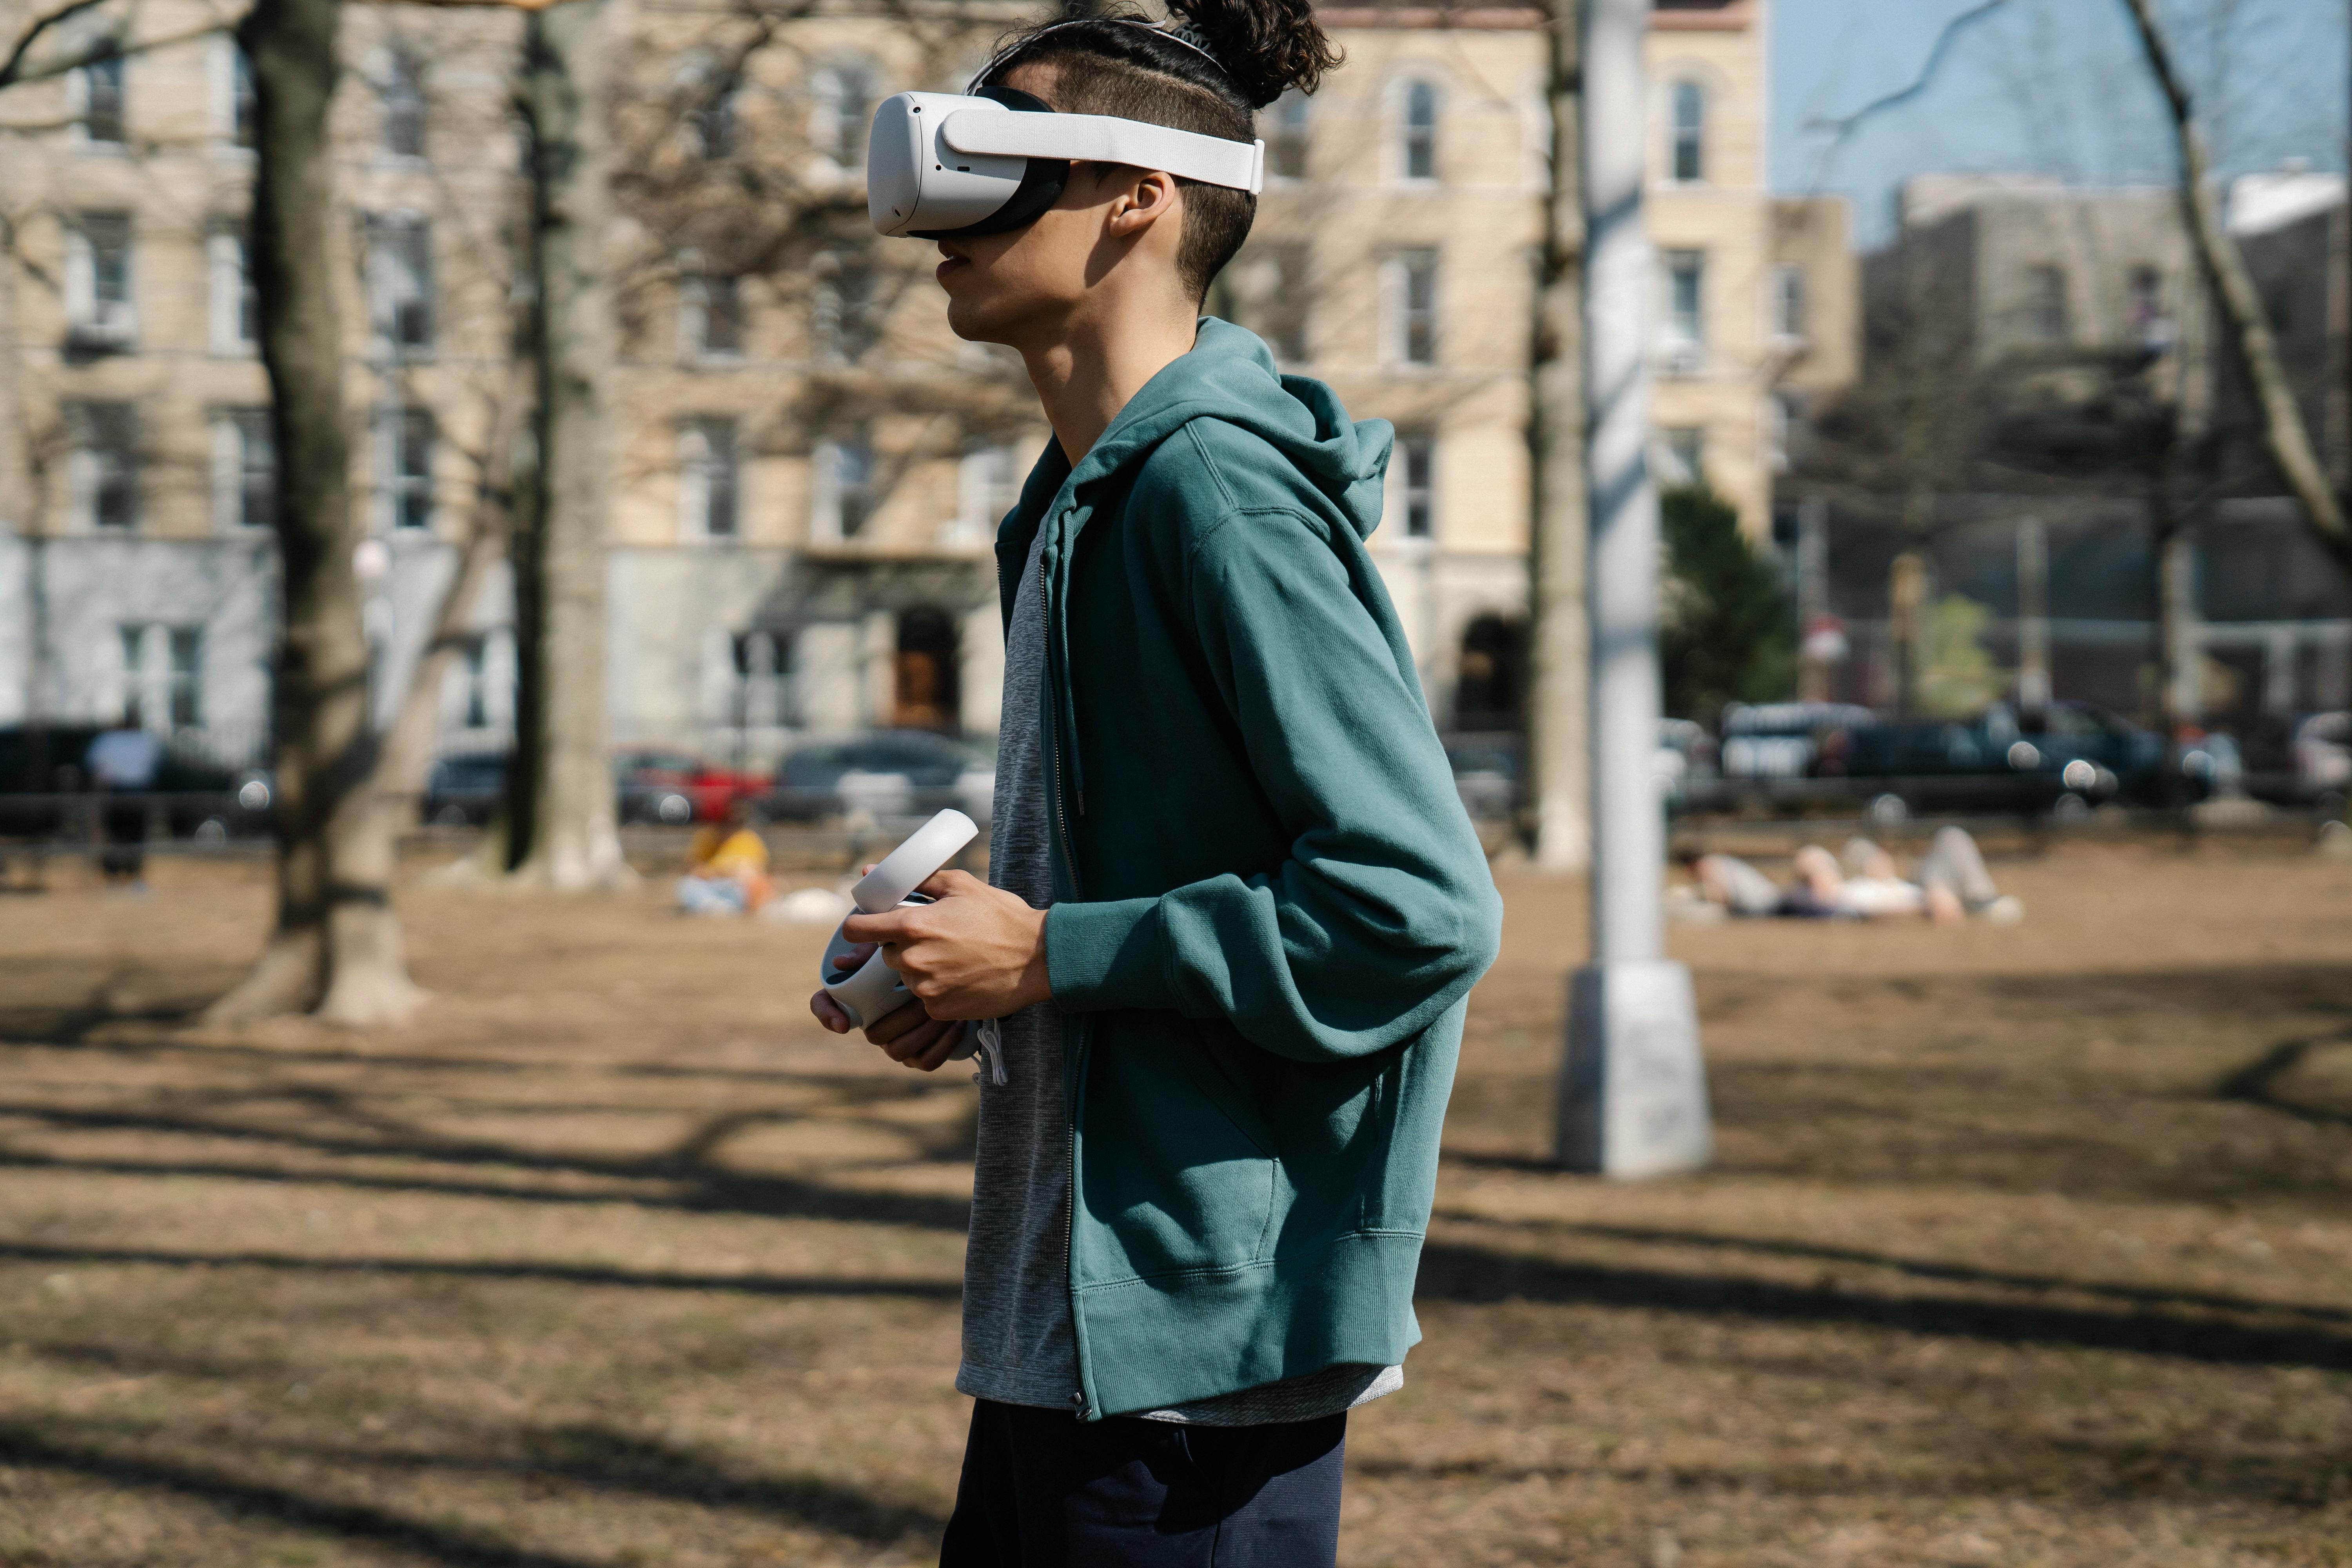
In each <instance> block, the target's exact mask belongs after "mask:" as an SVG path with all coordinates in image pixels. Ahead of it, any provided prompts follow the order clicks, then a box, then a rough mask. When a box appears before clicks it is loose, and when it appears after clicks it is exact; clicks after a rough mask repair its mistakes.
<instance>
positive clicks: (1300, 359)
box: [1209, 244, 1307, 364]
mask: <svg viewBox="0 0 2352 1568" xmlns="http://www.w3.org/2000/svg"><path fill="white" fill-rule="evenodd" d="M1209 307H1210V314H1212V315H1215V316H1222V317H1223V318H1224V319H1225V320H1226V321H1231V322H1233V323H1234V325H1235V326H1240V327H1247V328H1248V329H1249V330H1250V331H1253V332H1255V333H1256V334H1257V335H1258V336H1259V337H1261V338H1264V339H1265V345H1266V347H1268V348H1270V349H1272V350H1273V351H1274V357H1275V358H1276V359H1278V360H1285V361H1287V362H1289V363H1294V364H1296V363H1304V362H1305V361H1306V360H1307V247H1305V246H1303V245H1297V244H1284V245H1256V246H1252V247H1250V248H1249V249H1247V250H1245V251H1244V252H1243V253H1242V255H1241V256H1240V258H1237V259H1236V260H1235V261H1234V263H1233V265H1232V266H1230V267H1228V268H1225V269H1224V271H1223V272H1222V273H1220V274H1218V276H1217V281H1216V284H1215V287H1214V288H1213V289H1212V290H1211V297H1210V301H1209Z"/></svg>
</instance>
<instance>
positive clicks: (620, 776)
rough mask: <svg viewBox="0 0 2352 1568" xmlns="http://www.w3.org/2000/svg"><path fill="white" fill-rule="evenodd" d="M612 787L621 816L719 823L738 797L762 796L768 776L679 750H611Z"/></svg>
mask: <svg viewBox="0 0 2352 1568" xmlns="http://www.w3.org/2000/svg"><path fill="white" fill-rule="evenodd" d="M613 787H614V792H615V793H616V794H617V795H618V796H619V803H620V812H621V820H622V821H624V822H659V823H667V824H670V825H672V826H683V825H685V824H686V823H688V822H717V821H719V820H720V819H721V818H723V817H724V816H726V815H727V809H728V807H730V806H731V805H734V804H735V802H736V801H738V800H740V799H750V800H753V801H757V800H759V799H760V798H761V797H762V796H763V795H766V794H767V793H768V781H767V779H766V778H765V777H763V776H762V775H761V774H758V773H740V772H738V771H736V770H735V769H732V768H722V767H719V766H717V765H715V764H713V763H706V762H704V761H702V760H701V759H700V758H698V757H692V756H688V754H686V753H685V752H665V751H656V750H652V749H649V748H641V749H632V750H629V751H624V752H614V753H613Z"/></svg>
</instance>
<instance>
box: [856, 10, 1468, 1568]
mask: <svg viewBox="0 0 2352 1568" xmlns="http://www.w3.org/2000/svg"><path fill="white" fill-rule="evenodd" d="M1176 5H1177V9H1178V11H1179V13H1180V15H1181V16H1184V17H1189V18H1190V24H1189V25H1188V26H1182V27H1176V28H1170V27H1163V26H1160V25H1157V24H1154V23H1152V22H1150V21H1147V20H1145V19H1144V18H1143V17H1141V16H1089V17H1084V18H1081V19H1074V20H1064V21H1060V22H1056V23H1052V24H1048V25H1045V26H1040V27H1036V28H1033V29H1030V30H1029V31H1028V32H1026V33H1024V34H1023V35H1021V36H1020V37H1018V38H1016V39H1015V40H1014V42H1013V45H1012V46H1011V47H1009V48H1008V49H1006V50H1005V51H1004V52H1003V53H1002V54H1000V55H999V56H998V57H997V58H996V59H995V60H994V61H992V63H991V64H990V65H989V66H988V67H987V68H985V69H983V70H982V73H981V75H980V77H979V78H978V79H976V80H975V84H974V87H975V89H976V90H978V89H986V90H991V91H994V90H999V89H1003V90H1005V91H1006V92H1007V93H1008V100H1007V101H1009V102H1012V103H1013V104H1014V105H1015V106H1016V107H1019V106H1021V105H1022V102H1023V100H1024V96H1025V100H1026V105H1027V107H1028V109H1029V111H1030V112H1033V113H1034V112H1036V111H1038V110H1045V111H1048V112H1057V113H1066V114H1089V115H1102V116H1114V117H1119V118H1123V119H1129V120H1138V121H1149V122H1151V123H1153V124H1158V125H1162V126H1169V127H1173V128H1176V129H1179V130H1184V131H1189V132H1194V133H1195V134H1198V135H1202V136H1209V137H1215V138H1220V139H1223V140H1227V141H1232V142H1240V143H1242V144H1243V145H1244V147H1246V145H1247V144H1248V142H1250V140H1251V138H1252V137H1253V135H1254V131H1253V126H1252V111H1253V110H1255V109H1258V108H1262V107H1264V106H1265V104H1267V103H1270V102H1272V101H1273V100H1275V98H1276V97H1277V96H1278V95H1279V94H1280V93H1282V92H1283V91H1284V90H1285V89H1289V88H1293V87H1296V88H1300V89H1311V88H1312V87H1313V86H1314V85H1315V83H1316V80H1317V79H1318V77H1319V76H1320V75H1321V73H1322V71H1323V70H1324V69H1325V68H1328V66H1329V65H1330V64H1331V63H1332V55H1331V52H1330V49H1329V47H1328V44H1327V43H1326V41H1325V39H1324V37H1323V35H1322V32H1321V30H1320V28H1319V27H1318V25H1317V23H1316V21H1315V19H1314V16H1313V13H1312V11H1311V9H1310V7H1309V6H1308V5H1307V3H1306V0H1176ZM961 112H964V113H977V112H982V111H981V110H963V111H961ZM1022 117H1024V118H1025V117H1026V116H1025V115H1024V116H1022ZM942 134H945V133H944V132H943V133H942ZM1044 162H1045V160H1043V159H1039V160H1034V161H1033V162H1032V163H1030V164H1029V165H1028V167H1029V168H1030V169H1031V171H1032V172H1033V174H1034V172H1035V171H1036V169H1037V166H1038V164H1039V163H1044ZM1052 167H1053V170H1054V171H1055V173H1054V174H1052V175H1051V177H1052V178H1054V179H1055V182H1056V184H1057V187H1058V188H1059V189H1060V191H1061V195H1059V196H1058V197H1057V198H1055V199H1054V200H1053V201H1052V202H1051V204H1050V205H1045V204H1044V203H1041V204H1039V205H1040V206H1042V208H1043V210H1042V211H1038V210H1036V209H1034V208H1033V209H1031V211H1030V216H1026V217H1024V218H1022V219H1021V220H1020V221H1019V222H1018V223H1015V224H1012V225H1008V226H1003V227H1001V228H994V227H992V226H991V225H987V224H983V225H981V226H978V227H979V228H980V232H978V233H963V232H957V233H950V234H948V235H947V236H945V237H942V238H941V239H940V253H941V256H942V258H943V259H942V261H941V263H940V268H939V278H940V285H941V287H942V288H943V289H945V290H946V292H947V295H948V321H949V324H950V326H951V327H953V328H954V330H955V331H956V332H957V333H958V335H960V336H961V337H963V338H966V339H968V340H972V341H977V342H996V343H1003V344H1007V345H1009V346H1011V347H1012V348H1013V349H1015V350H1016V351H1018V352H1019V353H1020V354H1021V355H1022V358H1023V361H1024V363H1025V365H1026V366H1027V369H1028V373H1029V378H1030V382H1031V384H1033V385H1034V387H1035V388H1036V390H1037V393H1038V395H1039V397H1040V399H1041V400H1042V402H1043V403H1044V405H1045V416H1046V418H1047V421H1048V423H1050V424H1051V426H1053V431H1054V440H1053V441H1052V442H1051V443H1050V444H1049V445H1048V446H1047V447H1046V448H1045V453H1044V455H1043V456H1042V457H1040V458H1039V459H1038V461H1037V464H1036V467H1035V468H1034V469H1033V470H1032V472H1031V474H1030V476H1029V479H1028V483H1027V484H1026V486H1025V487H1024V489H1023V492H1022V496H1021V500H1020V503H1019V504H1018V505H1017V506H1015V507H1014V508H1013V511H1012V512H1011V514H1010V515H1008V516H1007V517H1006V518H1005V519H1004V520H1003V525H1002V527H1001V528H1000V530H999V531H998V534H997V544H996V553H997V562H998V573H999V581H1000V583H1001V584H1002V586H1003V596H1002V606H1001V607H1002V609H1003V616H1004V624H1005V638H1006V650H1005V664H1004V697H1003V725H1002V730H1001V736H1002V739H1001V744H1000V751H999V753H998V757H997V766H996V798H995V811H994V817H993V828H992V846H991V852H990V866H989V881H988V882H986V883H983V882H981V881H980V880H978V879H975V878H972V877H971V876H968V875H966V874H964V873H962V872H960V871H946V872H942V873H940V875H938V876H936V877H934V878H932V879H930V880H929V882H927V883H925V884H924V886H923V889H922V890H923V891H924V892H926V893H929V894H930V895H932V896H933V897H934V898H935V899H936V900H937V901H936V902H934V903H931V904H929V905H927V906H920V907H916V908H910V909H903V910H895V911H892V912H889V913H886V914H881V915H871V916H866V915H859V916H852V917H851V918H850V920H849V921H847V922H846V926H845V931H846V933H847V934H848V935H849V936H850V937H851V938H853V939H854V940H857V941H864V942H882V943H884V944H886V948H887V952H888V954H889V962H890V963H891V964H892V965H893V967H895V968H897V969H898V971H899V972H900V973H901V974H902V975H903V976H904V977H905V978H906V980H907V983H908V986H909V988H910V989H911V990H912V991H913V993H914V994H915V995H916V996H917V997H918V998H919V1005H909V1006H907V1007H904V1008H901V1009H900V1010H899V1011H898V1012H897V1013H894V1014H892V1015H890V1016H888V1017H887V1018H884V1019H883V1020H881V1022H880V1023H878V1024H877V1025H876V1026H874V1027H872V1028H871V1029H869V1030H868V1031H867V1037H868V1038H869V1039H871V1040H873V1041H874V1042H875V1043H877V1045H879V1046H881V1047H882V1048H883V1049H884V1051H885V1052H887V1054H888V1055H889V1056H890V1057H891V1058H893V1059H895V1060H898V1061H900V1062H902V1063H904V1064H905V1065H907V1066H908V1067H913V1068H921V1069H924V1070H927V1071H928V1070H931V1069H934V1068H938V1067H939V1066H940V1064H941V1063H942V1062H944V1061H946V1060H948V1059H950V1057H951V1056H953V1055H955V1054H957V1053H958V1052H959V1051H961V1050H962V1049H963V1048H964V1036H965V1033H966V1027H967V1025H966V1021H967V1020H982V1021H983V1022H982V1024H981V1028H980V1036H981V1039H982V1043H983V1045H984V1046H985V1047H986V1050H987V1065H986V1067H985V1068H984V1070H983V1071H982V1075H981V1077H982V1085H981V1100H980V1130H979V1147H978V1156H977V1162H976V1170H975V1173H974V1180H973V1190H972V1212H971V1239H970V1242H969V1244H968V1247H967V1251H966V1256H965V1265H964V1296H963V1363H962V1366H961V1370H960V1371H959V1373H957V1377H956V1386H957V1387H958V1388H960V1389H961V1390H963V1391H964V1392H965V1393H967V1394H971V1395H973V1396H974V1398H975V1399H976V1401H977V1404H976V1405H975V1407H974V1409H973V1412H972V1423H971V1436H970V1438H969V1440H968V1443H967V1446H966V1447H965V1450H964V1468H963V1477H962V1481H961V1486H960V1488H959V1489H958V1492H957V1497H956V1504H955V1510H954V1513H953V1515H952V1517H951V1518H950V1521H949V1522H948V1527H947V1535H946V1542H945V1544H944V1546H943V1548H942V1554H941V1558H940V1561H941V1563H942V1564H944V1565H945V1568H1151V1565H1156V1564H1163V1563H1164V1564H1171V1565H1172V1564H1178V1563H1182V1564H1188V1565H1190V1564H1202V1565H1205V1564H1209V1563H1217V1564H1222V1565H1225V1568H1243V1565H1255V1568H1329V1565H1330V1564H1331V1563H1333V1562H1334V1561H1335V1559H1336V1554H1337V1551H1338V1542H1339V1478H1340V1465H1341V1454H1342V1450H1343V1447H1344V1444H1345V1437H1346V1431H1347V1415H1348V1412H1349V1409H1351V1408H1352V1407H1353V1406H1355V1405H1361V1404H1363V1403H1365V1402H1367V1401H1369V1400H1371V1399H1374V1398H1377V1397H1379V1396H1380V1395H1381V1394H1387V1393H1389V1392H1390V1391H1391V1390H1392V1389H1395V1388H1397V1387H1399V1386H1400V1385H1401V1384H1402V1382H1403V1362H1404V1358H1405V1352H1406V1350H1407V1349H1408V1348H1409V1347H1410V1346H1412V1344H1413V1343H1414V1342H1416V1341H1417V1340H1418V1339H1419V1338H1420V1329H1419V1326H1418V1324H1417V1323H1416V1321H1415V1320H1414V1317H1413V1313H1412V1289H1413V1280H1414V1275H1415V1271H1416V1268H1417V1267H1418V1263H1419V1259H1420V1256H1421V1248H1422V1238H1423V1232H1424V1231H1425V1229H1426V1228H1427V1226H1428V1221H1429V1213H1430V1206H1431V1203H1432V1200H1433V1193H1434V1185H1435V1180H1436V1172H1437V1143H1438V1131H1439V1126H1440V1123H1441V1122H1442V1121H1443V1119H1444V1111H1445V1101H1446V1097H1447V1094H1448V1092H1449V1090H1450V1088H1451V1085H1452V1080H1453V1075H1454V1058H1455V1056H1456V1053H1457V1051H1458V1049H1459V1047H1460V1044H1461V1037H1462V1026H1463V1019H1464V1016H1465V1011H1466V1005H1467V1003H1466V998H1467V996H1468V994H1469V991H1470V987H1471V985H1472V984H1474V983H1475V981H1476V980H1477V978H1478V976H1479V974H1480V973H1482V972H1483V971H1484V970H1485V969H1486V966H1487V964H1488V963H1491V962H1492V961H1493V959H1494V956H1495V952H1496V943H1497V940H1498V926H1499V921H1500V914H1501V906H1500V900H1498V899H1497V898H1496V892H1495V888H1494V883H1493V880H1492V879H1491V878H1490V877H1489V875H1488V873H1487V869H1486V857H1485V855H1484V853H1483V852H1482V851H1481V849H1480V847H1479V843H1478V839H1477V836H1476V834H1475V832H1473V830H1472V828H1471V826H1470V822H1469V819H1468V817H1467V816H1465V813H1464V811H1463V808H1462V804H1461V800H1460V797H1459V796H1458V795H1456V793H1455V791H1454V781H1453V777H1452V773H1451V772H1450V770H1449V769H1448V767H1447V765H1446V760H1445V753H1444V749H1443V748H1442V747H1441V746H1440V745H1439V744H1438V741H1437V736H1436V733H1435V731H1434V730H1433V728H1432V726H1431V723H1430V719H1429V712H1428V709H1427V707H1426V706H1425V705H1424V703H1423V699H1422V693H1421V685H1420V680H1419V677H1418V675H1417V674H1416V672H1415V668H1414V665H1413V660H1412V651H1411V649H1410V648H1409V647H1407V645H1406V641H1405V637H1404V634H1403V632H1402V628H1401V627H1400V626H1399V625H1398V621H1397V617H1396V613H1395V611H1394V609H1393V608H1392V607H1391V605H1390V603H1389V600H1388V595H1387V594H1386V592H1385V591H1384V590H1383V588H1382V586H1381V574H1380V569H1379V567H1378V566H1377V564H1376V563H1374V561H1373V559H1372V557H1371V555H1370V552H1369V551H1368V550H1367V549H1366V546H1365V536H1366V535H1368V534H1369V533H1370V531H1372V529H1373V527H1374V526H1375V524H1376V523H1377V522H1378V521H1379V519H1380V514H1381V492H1382V483H1383V477H1384V474H1385V472H1386V469H1387V466H1388V458H1389V452H1390V447H1391V439H1392V432H1391V430H1390V429H1389V428H1388V426H1385V425H1382V424H1380V423H1377V422H1370V423H1365V424H1357V423H1355V422H1353V421H1351V420H1350V419H1349V417H1348V415H1347V411H1346V410H1345V409H1344V408H1342V407H1341V406H1340V404H1339V398H1338V396H1337V395H1335V394H1333V393H1332V391H1331V390H1330V389H1329V388H1328V387H1327V386H1324V385H1323V384H1320V383H1318V382H1314V381H1310V380H1307V379H1306V378H1304V377H1300V376H1295V375H1284V374H1281V373H1280V372H1279V371H1278V370H1277V368H1276V363H1275V360H1274V357H1273V355H1272V354H1271V353H1269V352H1268V351H1267V349H1266V346H1265V344H1264V343H1263V342H1260V341H1258V339H1257V338H1255V336H1253V335H1252V334H1250V333H1249V332H1247V331H1243V330H1242V329H1240V328H1238V327H1235V326H1232V325H1229V324H1227V323H1225V322H1223V321H1216V320H1213V319H1204V318H1202V317H1201V316H1200V315H1199V307H1200V302H1201V300H1202V292H1203V290H1204V289H1206V287H1207V285H1208V281H1209V279H1211V278H1213V276H1214V275H1215V274H1216V273H1217V271H1218V270H1219V269H1220V268H1223V266H1224V264H1225V263H1226V262H1227V261H1228V260H1230V259H1231V258H1232V257H1233V256H1234V252H1235V251H1236V250H1237V249H1238V248H1239V247H1240V246H1241V244H1242V241H1243V238H1244V236H1245V235H1246V234H1247V232H1248V229H1249V226H1250V219H1251V217H1252V216H1253V215H1254V212H1255V203H1254V201H1253V200H1252V198H1251V197H1250V196H1249V195H1248V194H1247V193H1246V192H1244V191H1240V190H1236V189H1234V188H1231V187H1227V186H1218V185H1212V184H1200V183H1195V182H1192V181H1184V180H1179V179H1177V178H1176V177H1175V176H1173V175H1171V174H1168V173H1167V172H1165V171H1164V170H1154V169H1151V168H1147V167H1132V166H1127V165H1123V164H1117V163H1083V162H1079V163H1069V164H1066V165H1064V164H1060V163H1055V164H1054V165H1053V166H1052ZM1063 182H1066V183H1063ZM1028 188H1029V187H1028V184H1027V183H1026V182H1024V185H1023V189H1024V191H1025V190H1026V189H1028ZM811 1005H812V1007H813V1009H814V1011H815V1013H816V1014H817V1016H818V1017H819V1018H820V1019H822V1020H823V1021H824V1023H825V1025H826V1026H827V1027H829V1028H832V1029H835V1031H837V1032H844V1033H845V1032H847V1030H848V1029H849V1027H850V1025H849V1022H848V1019H847V1017H846V1016H845V1015H843V1014H842V1013H841V1012H840V1010H839V1009H838V1008H837V1007H836V1006H835V1005H834V1004H833V1003H832V1000H831V998H829V997H827V996H825V995H824V993H822V992H819V993H818V994H816V996H814V997H813V998H812V1002H811Z"/></svg>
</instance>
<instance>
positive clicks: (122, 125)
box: [73, 55, 128, 147]
mask: <svg viewBox="0 0 2352 1568" xmlns="http://www.w3.org/2000/svg"><path fill="white" fill-rule="evenodd" d="M126 64H127V62H126V61H125V60H124V59H123V58H122V57H121V55H115V56H113V57H111V58H107V59H102V60H92V61H90V62H89V64H88V65H86V66H84V67H82V68H80V69H79V70H78V71H76V72H75V73H74V76H73V81H74V92H75V96H76V97H77V98H79V100H80V102H79V105H78V107H79V110H80V113H79V115H78V116H77V122H78V123H79V125H80V127H81V135H82V140H83V141H85V142H98V143H100V144H103V145H106V146H114V147H119V146H121V144H122V143H123V142H124V141H125V140H126V139H127V135H126V132H127V129H128V127H127V125H126V122H125V117H124V107H125V101H124V81H123V70H124V67H125V65H126Z"/></svg>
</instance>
